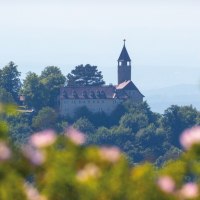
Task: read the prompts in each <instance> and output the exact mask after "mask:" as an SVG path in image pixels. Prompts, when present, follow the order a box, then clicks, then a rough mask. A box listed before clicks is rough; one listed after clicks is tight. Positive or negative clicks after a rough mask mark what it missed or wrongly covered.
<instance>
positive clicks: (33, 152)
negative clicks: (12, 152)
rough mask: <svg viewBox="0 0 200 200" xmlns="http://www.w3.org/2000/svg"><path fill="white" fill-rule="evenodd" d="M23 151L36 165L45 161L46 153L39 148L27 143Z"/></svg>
mask: <svg viewBox="0 0 200 200" xmlns="http://www.w3.org/2000/svg"><path fill="white" fill-rule="evenodd" d="M22 151H23V154H24V156H25V157H26V158H28V159H29V160H30V162H31V163H32V164H34V165H42V164H43V163H44V161H45V156H44V153H43V152H42V151H40V150H39V149H36V148H34V147H32V146H28V145H27V146H24V147H22Z"/></svg>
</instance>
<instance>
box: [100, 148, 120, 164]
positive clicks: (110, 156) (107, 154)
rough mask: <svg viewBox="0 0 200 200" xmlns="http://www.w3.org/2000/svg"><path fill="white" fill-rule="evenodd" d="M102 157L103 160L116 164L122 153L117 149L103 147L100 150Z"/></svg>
mask: <svg viewBox="0 0 200 200" xmlns="http://www.w3.org/2000/svg"><path fill="white" fill-rule="evenodd" d="M99 154H100V157H101V158H102V159H103V160H106V161H109V162H112V163H115V162H117V161H118V160H119V158H120V156H121V153H120V150H119V149H118V148H117V147H102V148H101V149H100V150H99Z"/></svg>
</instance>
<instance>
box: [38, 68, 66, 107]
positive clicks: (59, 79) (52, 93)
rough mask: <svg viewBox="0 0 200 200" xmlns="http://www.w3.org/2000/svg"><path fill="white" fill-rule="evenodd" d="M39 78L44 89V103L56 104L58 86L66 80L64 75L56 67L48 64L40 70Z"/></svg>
mask: <svg viewBox="0 0 200 200" xmlns="http://www.w3.org/2000/svg"><path fill="white" fill-rule="evenodd" d="M40 80H41V82H42V83H43V85H44V88H45V91H46V95H45V96H46V101H45V102H46V104H45V105H46V106H50V107H55V106H56V105H57V104H58V96H59V93H60V88H61V86H64V83H65V81H66V78H65V76H64V75H63V74H62V72H61V70H60V69H59V68H58V67H55V66H48V67H46V68H45V69H44V70H43V71H42V73H41V76H40Z"/></svg>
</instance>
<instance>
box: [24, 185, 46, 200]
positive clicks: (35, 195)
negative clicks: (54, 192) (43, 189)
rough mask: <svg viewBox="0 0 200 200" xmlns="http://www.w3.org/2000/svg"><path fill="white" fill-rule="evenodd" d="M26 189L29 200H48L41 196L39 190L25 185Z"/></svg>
mask: <svg viewBox="0 0 200 200" xmlns="http://www.w3.org/2000/svg"><path fill="white" fill-rule="evenodd" d="M24 188H25V193H26V196H27V199H28V200H46V198H45V197H44V196H41V195H40V194H39V192H38V190H37V189H36V188H34V187H33V186H32V185H31V184H28V183H25V185H24Z"/></svg>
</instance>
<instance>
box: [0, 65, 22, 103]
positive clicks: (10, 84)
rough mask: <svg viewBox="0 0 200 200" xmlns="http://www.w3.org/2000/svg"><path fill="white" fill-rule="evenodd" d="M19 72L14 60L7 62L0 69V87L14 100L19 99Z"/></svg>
mask: <svg viewBox="0 0 200 200" xmlns="http://www.w3.org/2000/svg"><path fill="white" fill-rule="evenodd" d="M20 75H21V73H20V72H19V71H18V70H17V65H15V63H14V62H9V63H8V65H6V66H5V67H4V68H3V69H2V70H0V87H2V88H4V89H5V90H6V91H7V92H9V93H10V94H11V95H12V97H13V98H14V100H15V101H16V102H18V101H19V90H20V88H21V81H20Z"/></svg>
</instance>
